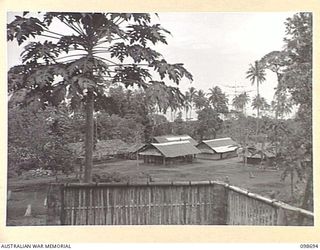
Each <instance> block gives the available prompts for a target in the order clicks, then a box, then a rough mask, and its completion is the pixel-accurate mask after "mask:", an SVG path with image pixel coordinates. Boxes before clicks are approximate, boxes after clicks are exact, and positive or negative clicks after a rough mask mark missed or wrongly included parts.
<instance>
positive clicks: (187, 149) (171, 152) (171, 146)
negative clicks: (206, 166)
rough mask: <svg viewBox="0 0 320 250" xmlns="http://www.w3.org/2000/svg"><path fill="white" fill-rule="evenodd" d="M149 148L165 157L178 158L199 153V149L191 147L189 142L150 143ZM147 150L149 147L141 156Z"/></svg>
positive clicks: (146, 150)
mask: <svg viewBox="0 0 320 250" xmlns="http://www.w3.org/2000/svg"><path fill="white" fill-rule="evenodd" d="M150 146H153V147H154V148H156V149H157V150H158V151H159V152H160V153H161V154H162V155H163V156H165V157H178V156H185V155H193V154H199V153H201V152H200V151H199V149H197V148H196V147H195V146H193V145H192V144H191V143H190V142H189V141H174V142H165V143H151V144H150ZM148 150H149V147H148V148H146V149H145V150H144V151H143V152H141V155H147V154H148ZM153 155H154V154H153Z"/></svg>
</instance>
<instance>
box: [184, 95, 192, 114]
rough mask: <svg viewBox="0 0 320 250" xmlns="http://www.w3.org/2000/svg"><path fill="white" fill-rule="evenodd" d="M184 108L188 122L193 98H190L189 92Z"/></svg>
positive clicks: (185, 98)
mask: <svg viewBox="0 0 320 250" xmlns="http://www.w3.org/2000/svg"><path fill="white" fill-rule="evenodd" d="M183 106H184V109H185V111H186V120H188V112H189V110H190V109H191V96H190V93H189V91H186V92H185V95H184V104H183Z"/></svg>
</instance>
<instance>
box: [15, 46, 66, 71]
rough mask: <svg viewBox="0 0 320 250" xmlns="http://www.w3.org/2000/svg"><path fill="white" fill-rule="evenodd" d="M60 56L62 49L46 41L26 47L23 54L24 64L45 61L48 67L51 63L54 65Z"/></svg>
mask: <svg viewBox="0 0 320 250" xmlns="http://www.w3.org/2000/svg"><path fill="white" fill-rule="evenodd" d="M59 54H60V48H59V47H58V46H57V44H54V43H52V42H48V41H45V42H44V43H40V42H31V43H29V44H28V45H27V46H25V47H24V51H23V52H22V53H21V56H22V62H23V63H25V62H28V61H30V62H32V61H33V62H37V61H38V60H39V59H41V60H44V61H45V63H46V64H47V65H48V64H49V63H54V62H55V59H56V58H57V57H58V55H59Z"/></svg>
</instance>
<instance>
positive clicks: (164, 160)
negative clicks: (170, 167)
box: [163, 156, 166, 165]
mask: <svg viewBox="0 0 320 250" xmlns="http://www.w3.org/2000/svg"><path fill="white" fill-rule="evenodd" d="M163 165H166V157H165V156H163Z"/></svg>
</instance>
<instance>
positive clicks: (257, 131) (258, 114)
mask: <svg viewBox="0 0 320 250" xmlns="http://www.w3.org/2000/svg"><path fill="white" fill-rule="evenodd" d="M257 99H258V101H259V99H260V94H259V82H258V79H257ZM259 117H260V107H259V103H258V107H257V128H256V143H257V142H258V134H259Z"/></svg>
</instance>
